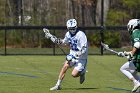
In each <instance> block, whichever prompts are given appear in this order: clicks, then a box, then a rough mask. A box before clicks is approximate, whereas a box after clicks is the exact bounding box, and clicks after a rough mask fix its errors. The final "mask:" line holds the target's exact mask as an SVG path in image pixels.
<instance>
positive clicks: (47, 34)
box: [43, 28, 78, 62]
mask: <svg viewBox="0 0 140 93" xmlns="http://www.w3.org/2000/svg"><path fill="white" fill-rule="evenodd" d="M43 31H44V33H45V35H46V38H51V37H53V38H54V39H55V40H56V39H57V38H56V37H55V36H53V35H51V34H50V32H49V30H48V29H46V28H43ZM55 40H54V43H55ZM56 45H57V46H58V47H59V48H60V50H61V51H62V52H63V54H64V55H67V53H66V52H65V51H64V50H63V49H62V48H61V47H60V46H59V44H56ZM67 57H68V59H67V60H70V59H73V56H72V55H67ZM71 61H73V60H71ZM74 61H75V62H78V60H77V59H75V58H74Z"/></svg>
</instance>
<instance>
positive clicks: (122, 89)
mask: <svg viewBox="0 0 140 93" xmlns="http://www.w3.org/2000/svg"><path fill="white" fill-rule="evenodd" d="M106 88H110V89H113V90H119V91H120V90H123V91H128V92H131V90H128V89H123V88H115V87H106Z"/></svg>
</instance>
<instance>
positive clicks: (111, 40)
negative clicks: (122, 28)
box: [104, 31, 120, 48]
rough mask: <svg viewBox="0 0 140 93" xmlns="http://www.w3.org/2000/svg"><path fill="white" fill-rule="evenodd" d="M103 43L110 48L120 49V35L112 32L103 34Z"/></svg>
mask: <svg viewBox="0 0 140 93" xmlns="http://www.w3.org/2000/svg"><path fill="white" fill-rule="evenodd" d="M104 38H105V43H107V44H108V45H109V46H110V47H115V48H117V47H120V44H119V43H120V33H118V32H115V31H114V32H113V31H105V32H104Z"/></svg>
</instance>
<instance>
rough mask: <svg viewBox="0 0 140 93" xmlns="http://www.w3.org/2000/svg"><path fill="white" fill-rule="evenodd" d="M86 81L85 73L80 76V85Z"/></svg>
mask: <svg viewBox="0 0 140 93" xmlns="http://www.w3.org/2000/svg"><path fill="white" fill-rule="evenodd" d="M84 81H85V73H83V74H82V75H81V76H80V84H83V82H84Z"/></svg>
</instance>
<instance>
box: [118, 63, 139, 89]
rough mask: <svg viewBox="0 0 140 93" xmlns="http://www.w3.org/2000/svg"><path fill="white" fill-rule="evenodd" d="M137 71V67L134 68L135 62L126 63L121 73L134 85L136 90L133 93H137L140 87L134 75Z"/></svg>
mask: <svg viewBox="0 0 140 93" xmlns="http://www.w3.org/2000/svg"><path fill="white" fill-rule="evenodd" d="M135 69H136V67H135V66H134V64H133V62H126V63H125V64H124V65H123V66H122V67H121V68H120V71H121V72H122V73H123V74H124V75H126V76H127V77H128V78H129V79H130V80H131V81H132V82H133V83H134V88H133V89H132V92H135V91H136V90H137V89H138V88H139V87H140V83H139V81H137V79H136V78H135V77H134V76H133V74H132V73H134V72H135Z"/></svg>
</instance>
